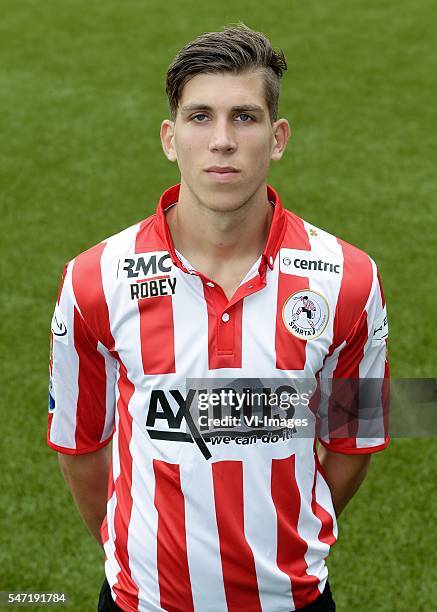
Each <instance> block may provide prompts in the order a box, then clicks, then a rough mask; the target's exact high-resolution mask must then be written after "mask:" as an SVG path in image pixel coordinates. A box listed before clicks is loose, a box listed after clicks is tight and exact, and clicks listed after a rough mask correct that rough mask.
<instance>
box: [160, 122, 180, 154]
mask: <svg viewBox="0 0 437 612" xmlns="http://www.w3.org/2000/svg"><path fill="white" fill-rule="evenodd" d="M160 136H161V144H162V148H163V151H164V155H165V156H166V158H167V159H168V160H169V161H171V162H175V161H177V158H178V156H177V154H176V149H175V147H174V143H173V139H174V122H173V121H170V119H164V121H163V122H162V123H161V131H160Z"/></svg>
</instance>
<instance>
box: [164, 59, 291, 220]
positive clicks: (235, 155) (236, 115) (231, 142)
mask: <svg viewBox="0 0 437 612" xmlns="http://www.w3.org/2000/svg"><path fill="white" fill-rule="evenodd" d="M288 136H289V126H288V122H287V121H286V120H285V119H281V120H279V121H277V122H275V124H273V125H272V123H271V121H270V116H269V111H268V107H267V103H266V100H265V95H264V76H263V73H262V72H261V71H251V72H245V73H242V74H237V75H235V74H231V73H219V74H199V75H196V76H195V77H193V78H192V79H191V80H190V81H188V83H187V84H186V85H185V87H184V89H183V92H182V96H181V99H180V101H179V107H178V112H177V117H176V121H175V122H174V124H172V122H170V121H168V120H166V121H164V122H163V124H162V127H161V138H162V142H163V146H164V150H165V152H166V154H167V157H168V158H169V159H171V160H172V161H175V160H177V162H178V165H179V169H180V172H181V181H182V183H183V184H184V186H186V187H187V188H188V189H189V190H190V191H191V192H192V194H193V195H194V196H195V197H196V198H197V199H198V200H199V201H201V202H202V203H203V204H204V205H206V206H208V207H209V208H211V209H214V210H231V209H236V208H239V207H240V206H242V205H243V204H244V203H245V202H246V201H247V200H248V199H249V198H250V197H251V196H253V194H254V193H255V192H256V191H257V190H258V189H259V188H260V187H261V186H262V185H263V184H264V183H265V181H266V179H267V174H268V170H269V165H270V160H271V159H280V157H281V156H282V152H283V149H284V148H285V145H286V142H287V139H288ZM226 170H228V171H226Z"/></svg>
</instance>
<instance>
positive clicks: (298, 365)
mask: <svg viewBox="0 0 437 612" xmlns="http://www.w3.org/2000/svg"><path fill="white" fill-rule="evenodd" d="M286 214H287V219H288V225H287V230H286V232H285V236H284V240H283V243H282V246H283V247H284V248H285V247H286V248H289V249H300V250H305V251H310V250H311V244H310V241H309V238H308V234H307V232H306V230H305V226H304V224H303V221H302V220H301V219H299V218H298V217H296V216H295V215H293V214H292V213H290V212H288V211H287V213H286ZM278 265H279V264H278ZM302 289H309V280H308V278H304V277H301V276H294V275H293V274H284V273H283V272H281V271H279V277H278V302H277V309H276V335H275V347H276V367H277V368H278V369H279V370H303V369H304V367H305V361H306V343H307V341H306V340H302V339H300V338H297V337H296V336H294V335H293V334H292V333H290V332H289V331H288V328H287V325H286V324H285V323H284V319H283V317H282V310H283V308H284V304H285V302H286V301H287V300H288V298H289V297H290V296H291V295H293V293H295V292H296V291H300V290H302Z"/></svg>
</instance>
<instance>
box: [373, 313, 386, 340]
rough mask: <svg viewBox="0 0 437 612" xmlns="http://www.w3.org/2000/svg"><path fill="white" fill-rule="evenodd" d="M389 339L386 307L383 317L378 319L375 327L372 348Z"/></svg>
mask: <svg viewBox="0 0 437 612" xmlns="http://www.w3.org/2000/svg"><path fill="white" fill-rule="evenodd" d="M387 338H388V321H387V311H386V308H385V306H384V310H383V311H382V313H381V315H380V316H379V317H378V318H377V319H376V321H375V325H374V326H373V335H372V346H377V345H378V344H382V343H383V342H385V340H387Z"/></svg>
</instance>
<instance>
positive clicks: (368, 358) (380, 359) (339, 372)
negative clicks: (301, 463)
mask: <svg viewBox="0 0 437 612" xmlns="http://www.w3.org/2000/svg"><path fill="white" fill-rule="evenodd" d="M371 264H372V276H373V280H372V286H371V289H370V292H369V297H368V299H367V301H366V305H365V308H364V310H363V312H362V313H361V316H360V317H359V319H358V321H357V322H356V324H355V325H354V327H353V329H351V331H350V333H349V334H348V336H347V337H346V338H345V339H344V340H343V341H342V343H341V344H340V345H339V346H338V347H336V348H335V350H334V351H333V352H332V354H331V355H330V356H329V357H328V358H327V359H326V361H325V364H324V367H323V369H322V371H321V373H320V385H321V401H320V404H319V415H318V416H319V436H318V437H319V440H320V442H321V443H322V444H323V445H324V446H325V447H326V448H327V449H328V450H332V451H335V452H339V453H345V454H364V453H372V452H376V451H380V450H383V449H384V448H386V447H387V445H388V444H389V441H390V440H389V436H388V406H389V376H390V375H389V363H388V354H387V340H388V321H387V309H386V304H385V299H384V293H383V290H382V286H381V281H380V277H379V274H378V270H377V268H376V265H375V263H374V262H373V261H372V260H371Z"/></svg>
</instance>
